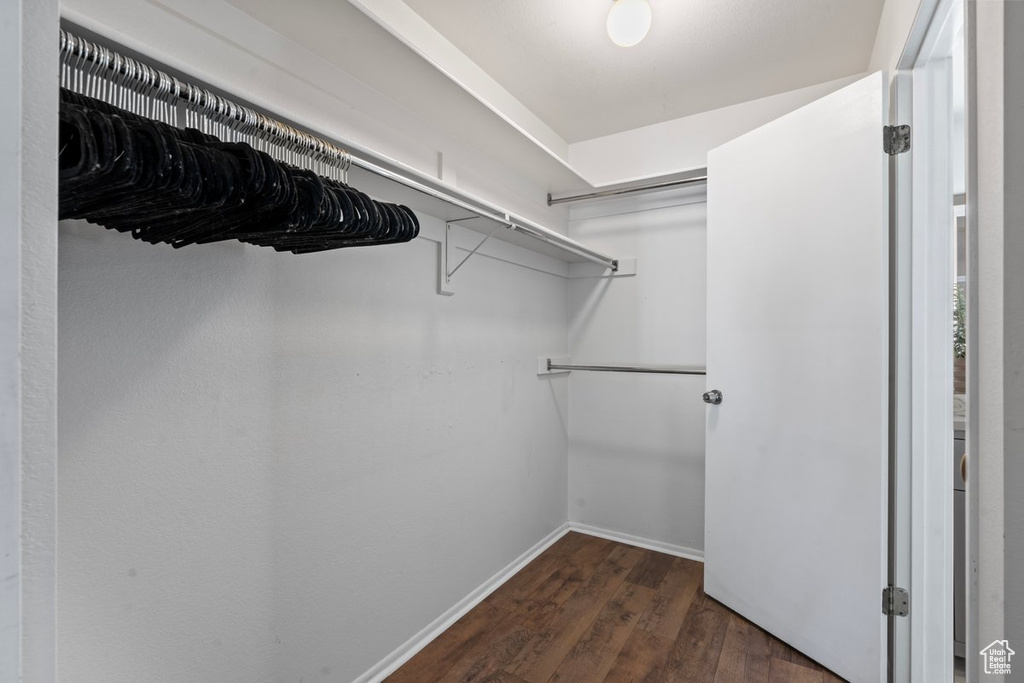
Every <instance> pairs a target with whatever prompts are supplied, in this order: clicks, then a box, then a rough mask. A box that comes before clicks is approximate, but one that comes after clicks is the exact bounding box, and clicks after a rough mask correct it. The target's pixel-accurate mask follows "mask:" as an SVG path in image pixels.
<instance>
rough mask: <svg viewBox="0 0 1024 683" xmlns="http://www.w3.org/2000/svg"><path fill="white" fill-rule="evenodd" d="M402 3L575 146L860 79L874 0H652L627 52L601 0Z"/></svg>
mask: <svg viewBox="0 0 1024 683" xmlns="http://www.w3.org/2000/svg"><path fill="white" fill-rule="evenodd" d="M405 3H406V4H407V5H408V6H409V7H411V8H412V9H413V10H414V11H415V12H416V13H418V14H419V15H420V16H421V17H422V18H423V19H425V20H426V21H427V22H428V23H429V24H430V25H431V26H432V27H433V28H434V29H436V30H437V31H438V32H440V33H441V34H442V35H443V36H444V37H445V38H447V39H448V40H449V41H450V42H451V43H452V44H454V45H455V46H456V47H457V48H458V49H459V50H461V51H462V52H463V53H464V54H465V55H466V56H467V57H469V59H471V60H472V61H473V62H475V63H476V64H477V65H478V66H479V67H481V68H482V69H483V70H484V71H485V72H487V74H489V75H490V76H491V77H492V78H493V79H495V80H496V81H497V82H498V83H499V84H501V85H502V86H503V87H504V88H505V89H506V90H507V91H509V92H510V93H511V94H512V95H513V96H514V97H516V98H517V99H518V100H519V101H520V102H522V104H524V105H525V106H526V107H527V108H528V109H530V110H531V111H532V112H533V113H534V114H536V115H537V116H538V117H539V118H540V119H541V120H543V121H544V122H545V123H546V124H547V125H548V126H550V127H551V128H553V129H554V130H555V132H557V133H558V134H559V135H560V136H561V137H562V138H563V139H565V140H566V141H568V142H578V141H580V140H587V139H591V138H595V137H600V136H602V135H608V134H611V133H616V132H620V131H624V130H630V129H633V128H638V127H640V126H645V125H649V124H653V123H659V122H662V121H667V120H670V119H675V118H679V117H683V116H687V115H690V114H695V113H697V112H702V111H709V110H712V109H717V108H719V107H724V106H728V105H731V104H737V103H739V102H745V101H748V100H752V99H757V98H761V97H766V96H769V95H774V94H778V93H782V92H786V91H790V90H795V89H797V88H802V87H805V86H808V85H813V84H817V83H823V82H825V81H830V80H834V79H837V78H840V77H843V76H848V75H851V74H856V73H859V72H863V71H865V70H866V69H867V67H868V61H869V59H870V56H871V50H872V47H873V45H874V40H875V34H876V31H877V28H878V21H879V17H880V14H881V10H882V4H883V0H651V5H652V8H653V13H654V20H653V24H652V27H651V31H650V33H649V34H648V36H647V38H646V39H645V40H644V41H643V42H642V43H640V44H639V45H638V46H636V47H633V48H620V47H616V46H615V45H613V44H612V42H611V41H610V40H609V39H608V36H607V33H606V32H605V19H606V17H607V13H608V7H609V6H610V4H611V2H610V0H558V1H557V2H553V1H552V0H405ZM289 6H290V5H289Z"/></svg>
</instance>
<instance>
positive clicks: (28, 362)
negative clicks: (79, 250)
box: [20, 0, 58, 683]
mask: <svg viewBox="0 0 1024 683" xmlns="http://www.w3.org/2000/svg"><path fill="white" fill-rule="evenodd" d="M20 4H21V6H22V12H23V14H22V32H23V33H22V35H23V41H22V46H23V60H24V62H23V71H22V88H23V89H22V123H21V136H22V178H21V181H22V187H21V192H22V195H21V207H22V216H21V230H22V234H21V449H22V452H21V454H22V459H21V474H22V481H21V503H22V505H21V522H22V526H21V533H22V539H23V540H22V558H21V560H22V563H21V570H22V596H21V600H22V602H21V612H22V621H21V626H22V639H23V642H22V681H23V683H51V682H52V681H53V680H54V664H55V647H56V643H55V639H56V635H55V633H56V605H55V601H56V596H55V587H56V569H55V563H56V552H57V550H56V542H57V539H56V531H57V522H56V514H57V494H56V487H57V207H56V197H57V89H56V87H55V86H56V84H57V79H56V74H57V69H58V55H57V50H56V47H55V38H54V35H55V34H56V31H57V21H58V17H57V9H58V3H57V2H56V0H31V1H30V2H23V3H20Z"/></svg>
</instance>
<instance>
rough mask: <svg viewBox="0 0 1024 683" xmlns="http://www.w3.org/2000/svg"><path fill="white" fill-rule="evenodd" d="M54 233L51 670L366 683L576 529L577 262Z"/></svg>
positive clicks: (74, 678)
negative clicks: (56, 439)
mask: <svg viewBox="0 0 1024 683" xmlns="http://www.w3.org/2000/svg"><path fill="white" fill-rule="evenodd" d="M60 248H61V250H60V251H61V253H60V277H61V281H60V316H61V328H60V349H59V351H60V387H59V388H60V415H61V420H60V439H61V443H62V448H61V461H60V467H61V486H60V510H61V515H60V526H59V547H60V554H59V563H58V577H59V594H60V614H59V617H60V631H59V660H58V664H59V680H61V681H65V682H67V683H71V682H74V683H93V682H95V683H101V682H102V683H122V682H123V683H128V682H131V683H138V682H143V681H161V682H164V681H188V682H190V683H192V682H196V683H223V682H225V681H246V682H256V681H300V680H303V679H304V680H306V681H314V680H330V681H349V680H352V679H353V678H355V677H357V676H358V675H360V674H361V673H363V672H364V671H366V670H367V669H369V668H370V667H371V666H373V665H374V664H376V663H377V662H378V661H379V660H381V659H382V658H383V657H385V656H386V655H387V654H388V653H390V652H391V651H392V650H394V649H395V648H396V647H398V646H399V645H401V644H402V643H403V642H404V641H405V640H406V639H408V638H409V637H411V636H412V635H414V634H415V633H416V632H417V631H419V630H420V629H421V628H423V627H424V626H426V625H427V624H428V623H430V622H431V621H432V620H433V619H435V618H436V617H438V616H439V615H440V614H441V613H443V612H444V611H445V610H446V609H448V608H450V607H451V606H452V605H454V604H455V603H456V602H457V601H458V600H460V599H461V598H463V597H464V596H465V595H467V594H468V593H469V592H470V591H471V590H473V589H475V588H476V587H477V586H479V585H480V584H481V583H483V582H484V581H485V580H486V579H488V578H490V577H491V576H492V575H493V574H494V573H495V572H497V571H498V570H499V569H501V568H503V567H504V566H506V565H507V564H508V563H509V562H511V561H512V560H514V559H515V558H516V557H517V556H519V555H520V554H521V553H522V552H524V551H525V550H526V549H528V548H529V547H531V546H532V545H533V544H534V543H536V542H537V541H538V540H540V539H541V538H543V537H544V536H545V535H546V534H547V533H549V532H550V531H552V530H553V529H554V528H556V527H557V526H558V525H559V524H561V523H562V522H564V521H565V519H566V489H567V483H566V461H565V453H566V425H565V420H566V414H567V380H565V379H559V380H555V381H554V382H552V381H551V380H550V379H548V378H538V377H537V376H536V360H535V359H536V356H537V355H538V354H540V353H544V352H552V353H557V352H562V353H564V351H565V348H566V281H565V280H564V279H563V278H560V277H556V276H553V275H548V274H545V273H542V272H539V271H537V270H532V269H527V268H523V267H520V266H517V265H513V264H511V263H507V262H503V261H498V260H494V259H489V258H485V257H481V256H477V257H474V259H473V260H471V261H470V262H469V263H467V264H466V266H465V267H464V268H463V269H461V270H460V271H459V283H458V284H459V291H458V293H457V294H456V295H455V296H454V297H442V296H438V295H437V294H435V283H436V277H437V273H436V268H437V244H436V243H435V242H432V241H429V240H426V239H417V240H414V241H413V242H412V243H410V244H408V245H400V246H393V247H382V248H365V249H358V250H349V251H345V252H339V253H334V254H322V255H313V256H305V257H295V256H290V255H279V254H275V253H273V252H271V251H268V250H259V249H257V248H254V247H243V246H242V245H239V244H219V245H210V246H204V247H190V248H187V249H184V250H181V251H175V250H173V249H171V248H169V247H166V246H150V245H145V244H142V243H138V242H135V241H133V240H132V239H130V238H128V237H127V236H125V235H120V234H115V233H109V232H107V231H104V230H102V229H100V228H97V227H95V226H90V225H86V224H73V225H63V226H62V233H61V244H60Z"/></svg>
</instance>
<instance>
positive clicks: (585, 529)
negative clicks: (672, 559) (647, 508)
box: [569, 522, 704, 562]
mask: <svg viewBox="0 0 1024 683" xmlns="http://www.w3.org/2000/svg"><path fill="white" fill-rule="evenodd" d="M569 530H570V531H577V532H579V533H581V534H587V535H588V536H597V537H598V538H606V539H608V540H609V541H618V542H619V543H625V544H626V545H635V546H636V547H638V548H645V549H647V550H653V551H655V552H659V553H665V554H666V555H675V556H676V557H682V558H685V559H687V560H696V561H697V562H703V561H704V551H703V550H697V549H695V548H687V547H685V546H681V545H673V544H671V543H663V542H661V541H652V540H651V539H649V538H643V537H641V536H633V535H632V534H624V533H622V532H619V531H611V530H610V529H602V528H600V527H596V526H591V525H589V524H581V523H580V522H569Z"/></svg>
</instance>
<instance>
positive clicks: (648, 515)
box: [569, 195, 706, 550]
mask: <svg viewBox="0 0 1024 683" xmlns="http://www.w3.org/2000/svg"><path fill="white" fill-rule="evenodd" d="M573 216H574V219H573V221H572V222H571V223H570V234H571V235H572V236H573V237H574V238H576V239H579V240H581V241H584V242H586V243H587V244H592V245H593V246H594V247H595V248H603V249H606V250H608V251H609V252H610V253H613V254H618V255H621V256H623V257H625V256H636V257H637V270H638V274H637V275H636V277H622V278H613V279H610V280H609V279H580V280H571V281H570V285H569V309H570V315H571V318H570V325H569V334H570V337H569V347H570V355H571V357H572V359H573V361H574V362H577V363H612V364H634V363H639V364H655V365H696V366H703V365H704V359H705V353H704V349H705V318H706V315H705V299H706V289H705V285H706V267H705V254H706V240H705V238H706V215H705V205H704V204H703V203H692V204H683V205H679V204H678V203H673V202H666V201H662V199H659V198H657V197H656V196H654V195H652V196H649V197H647V198H638V199H627V200H617V201H614V202H607V203H605V204H603V205H598V206H590V207H582V206H581V207H580V208H578V209H574V214H573ZM704 391H705V386H704V378H703V377H700V376H675V375H639V374H615V373H586V372H576V373H572V376H571V379H570V392H571V394H570V395H571V404H572V411H571V415H570V429H569V434H570V439H569V519H570V520H572V521H574V522H582V523H585V524H592V525H594V526H598V527H602V528H605V529H609V530H612V531H618V532H623V533H628V534H633V535H635V536H640V537H643V538H647V539H650V540H653V541H658V542H661V543H667V544H671V545H676V546H682V547H684V548H691V549H696V550H701V549H703V547H704V412H705V408H704V403H702V402H701V394H702V393H703V392H704Z"/></svg>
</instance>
